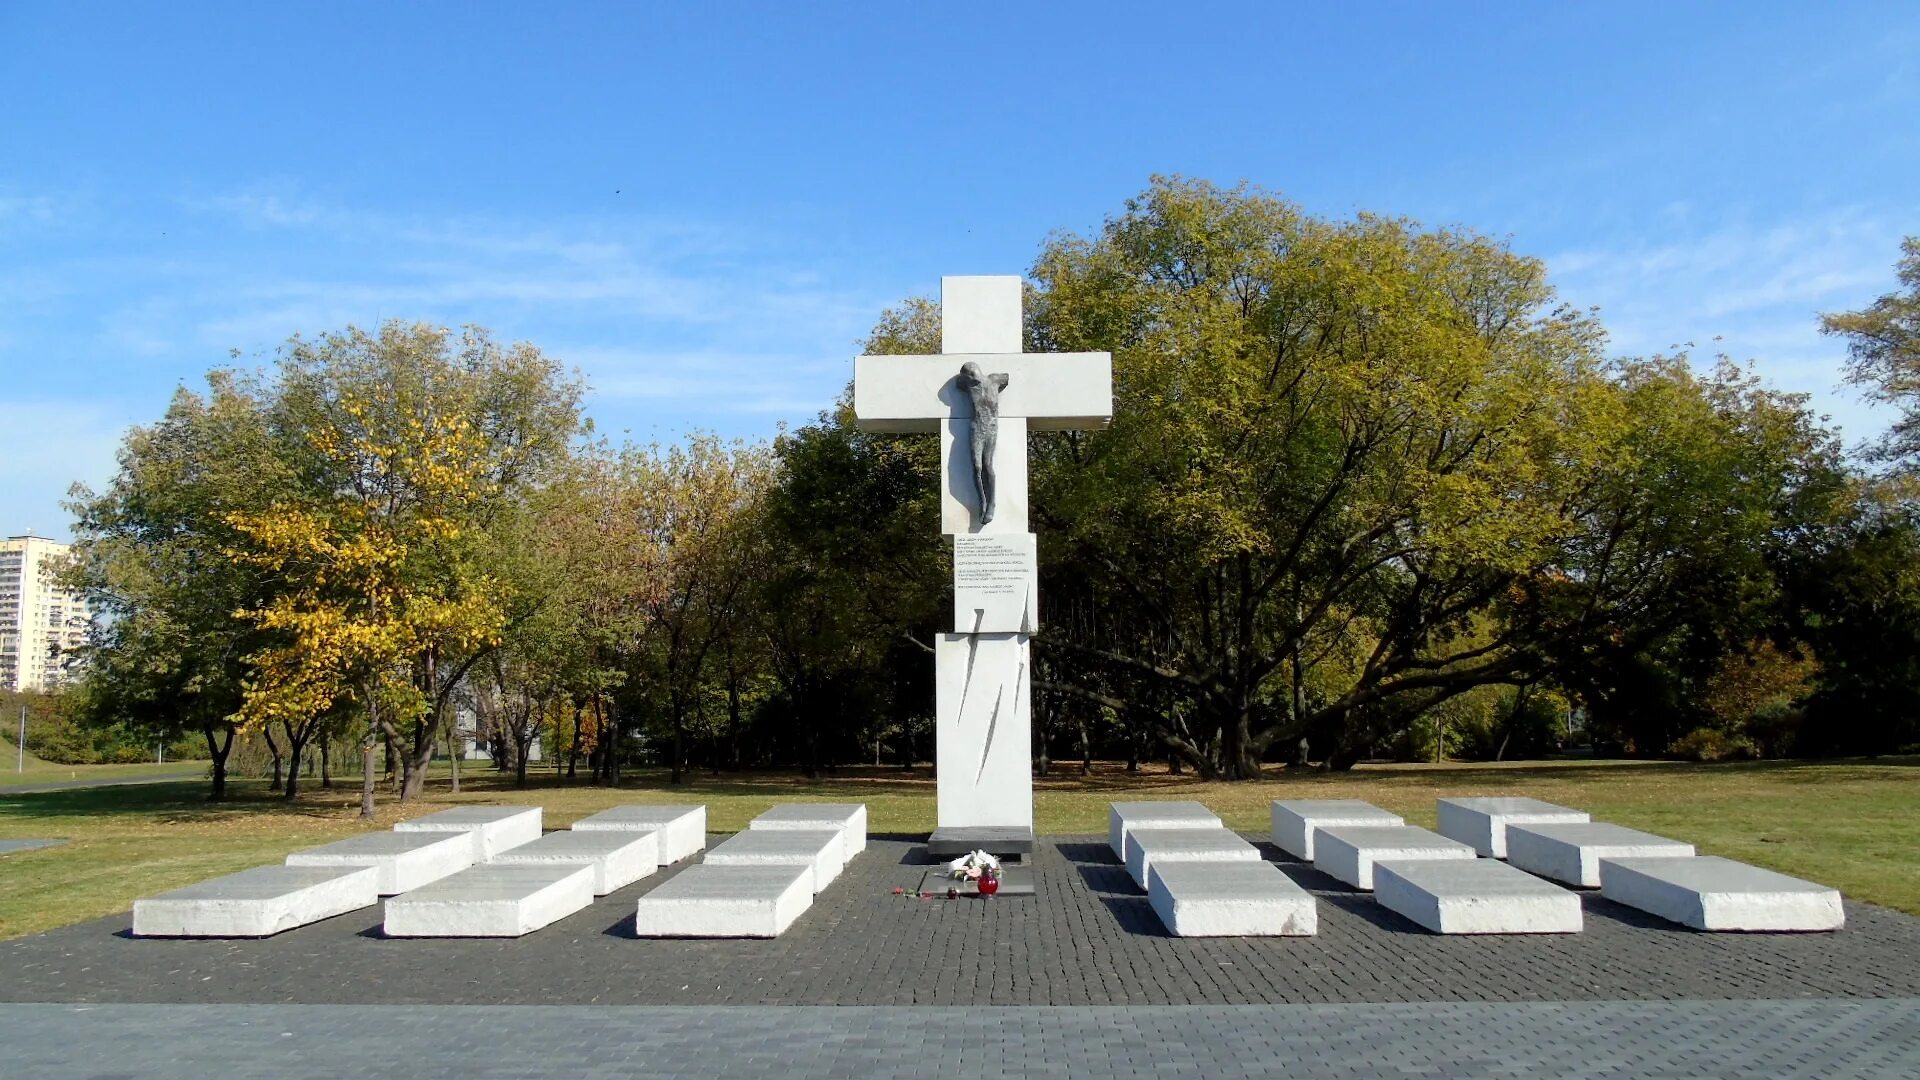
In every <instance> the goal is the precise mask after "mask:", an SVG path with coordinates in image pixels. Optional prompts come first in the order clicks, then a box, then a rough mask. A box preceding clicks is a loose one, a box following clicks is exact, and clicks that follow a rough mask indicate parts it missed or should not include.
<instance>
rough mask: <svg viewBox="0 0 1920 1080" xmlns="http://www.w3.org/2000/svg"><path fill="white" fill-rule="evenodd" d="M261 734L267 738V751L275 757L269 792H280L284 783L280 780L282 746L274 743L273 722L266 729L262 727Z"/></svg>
mask: <svg viewBox="0 0 1920 1080" xmlns="http://www.w3.org/2000/svg"><path fill="white" fill-rule="evenodd" d="M260 732H261V734H263V735H265V736H266V737H267V751H268V752H269V753H271V754H272V755H273V783H272V784H269V785H268V786H267V790H268V791H279V790H280V785H281V782H282V781H281V779H280V744H279V743H277V742H274V741H273V724H272V723H271V722H269V723H268V724H267V725H266V726H265V727H262V728H261V729H260Z"/></svg>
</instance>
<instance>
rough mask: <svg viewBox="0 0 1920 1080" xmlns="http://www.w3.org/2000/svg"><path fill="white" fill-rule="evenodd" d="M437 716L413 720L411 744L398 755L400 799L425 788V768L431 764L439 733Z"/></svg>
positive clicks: (402, 799)
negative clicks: (429, 718) (430, 720)
mask: <svg viewBox="0 0 1920 1080" xmlns="http://www.w3.org/2000/svg"><path fill="white" fill-rule="evenodd" d="M439 719H440V718H439V717H434V718H433V720H432V722H429V721H427V720H415V721H414V722H413V732H412V736H413V738H412V743H413V745H412V746H409V747H407V748H406V750H404V751H403V752H402V753H401V755H400V768H401V775H400V801H401V802H406V801H407V800H408V799H412V798H417V797H418V796H419V795H421V794H422V793H424V792H425V791H426V789H427V768H428V766H430V765H432V764H433V744H434V741H435V740H436V738H437V737H438V735H439V733H440V724H439Z"/></svg>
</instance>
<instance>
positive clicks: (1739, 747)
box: [1670, 727, 1754, 761]
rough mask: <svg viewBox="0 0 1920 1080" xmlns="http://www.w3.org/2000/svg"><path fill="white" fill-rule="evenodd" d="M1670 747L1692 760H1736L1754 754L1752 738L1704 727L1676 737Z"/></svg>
mask: <svg viewBox="0 0 1920 1080" xmlns="http://www.w3.org/2000/svg"><path fill="white" fill-rule="evenodd" d="M1670 749H1671V751H1672V752H1673V753H1674V754H1676V755H1678V756H1680V757H1683V758H1687V759H1688V760H1691V761H1736V760H1744V759H1746V758H1751V757H1753V756H1754V747H1753V740H1752V739H1749V738H1747V737H1746V736H1745V735H1729V734H1727V733H1726V732H1724V731H1719V730H1716V729H1714V728H1704V727H1703V728H1694V729H1693V730H1692V731H1690V732H1688V733H1686V734H1685V735H1682V736H1681V737H1680V738H1678V739H1675V740H1674V743H1673V746H1672V747H1671V748H1670Z"/></svg>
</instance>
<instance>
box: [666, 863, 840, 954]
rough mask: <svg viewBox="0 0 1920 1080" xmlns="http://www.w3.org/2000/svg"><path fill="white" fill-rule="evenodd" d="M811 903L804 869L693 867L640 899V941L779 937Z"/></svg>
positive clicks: (808, 875) (807, 870) (810, 883)
mask: <svg viewBox="0 0 1920 1080" xmlns="http://www.w3.org/2000/svg"><path fill="white" fill-rule="evenodd" d="M812 904H813V871H812V870H811V869H810V868H809V867H807V866H804V865H798V864H795V865H782V866H712V865H709V864H707V863H701V864H700V865H698V866H689V867H687V868H686V869H685V870H682V871H681V872H680V873H678V874H675V875H674V876H673V877H671V878H669V879H668V880H667V881H666V882H664V883H662V884H661V885H659V886H658V887H656V888H654V889H653V890H652V891H651V892H649V893H647V894H646V895H645V896H642V897H641V898H640V900H639V903H638V907H637V909H636V911H635V914H634V933H635V935H636V936H638V937H643V938H644V937H695V938H728V937H761V938H770V937H779V936H780V935H781V933H783V932H784V931H785V930H786V929H787V927H789V926H792V925H793V922H794V920H795V919H798V918H799V917H800V916H801V915H802V914H803V913H805V912H806V910H807V908H808V907H810V906H812Z"/></svg>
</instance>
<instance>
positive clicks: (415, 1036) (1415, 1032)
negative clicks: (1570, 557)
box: [0, 998, 1920, 1080]
mask: <svg viewBox="0 0 1920 1080" xmlns="http://www.w3.org/2000/svg"><path fill="white" fill-rule="evenodd" d="M1917 1034H1920V999H1913V998H1905V999H1893V1000H1845V1001H1837V1000H1803V1001H1659V1002H1650V1001H1634V1002H1626V1001H1583V1002H1498V1003H1494V1002H1470V1003H1463V1002H1449V1003H1423V1004H1352V1005H1284V1006H1270V1005H1268V1006H1231V1005H1202V1006H1187V1007H1175V1008H1168V1007H1164V1006H1146V1007H1141V1006H1134V1007H1125V1006H1113V1007H1104V1008H1103V1007H1047V1008H1011V1009H1010V1008H995V1007H981V1006H968V1007H957V1008H907V1007H871V1008H820V1007H805V1006H763V1007H754V1006H742V1007H732V1008H686V1007H671V1006H669V1007H645V1006H632V1007H619V1006H537V1005H534V1006H498V1005H496V1006H475V1005H91V1006H89V1005H5V1006H0V1054H3V1055H4V1060H5V1061H6V1063H7V1068H8V1069H17V1070H19V1071H18V1073H17V1074H11V1075H19V1076H23V1077H25V1076H31V1077H36V1078H47V1080H61V1078H65V1077H106V1076H114V1077H120V1076H140V1077H146V1078H153V1080H176V1078H177V1080H204V1078H205V1077H208V1076H220V1077H250V1076H260V1077H273V1078H275V1080H299V1078H303V1077H316V1078H318V1077H327V1078H332V1077H340V1076H404V1077H408V1078H409V1080H439V1078H446V1080H472V1078H474V1077H507V1076H565V1077H577V1078H582V1080H593V1078H600V1077H607V1078H611V1077H633V1076H673V1077H728V1078H749V1077H769V1078H778V1080H812V1078H819V1080H828V1078H834V1080H838V1078H842V1077H850V1076H860V1077H868V1076H884V1077H893V1076H898V1077H923V1076H941V1075H958V1076H974V1075H980V1076H995V1077H998V1076H1014V1077H1022V1076H1047V1077H1061V1076H1141V1077H1164V1076H1190V1077H1206V1078H1208V1080H1216V1078H1221V1080H1224V1078H1228V1077H1272V1076H1286V1077H1289V1078H1303V1077H1305V1078H1318V1077H1342V1078H1356V1077H1376V1076H1379V1077H1404V1076H1414V1075H1418V1076H1581V1077H1585V1076H1754V1077H1762V1076H1764V1077H1769V1078H1776V1080H1777V1078H1785V1077H1821V1078H1826V1077H1835V1076H1847V1077H1889V1078H1891V1077H1901V1078H1911V1077H1912V1076H1913V1075H1915V1072H1916V1071H1917V1070H1920V1038H1916V1037H1915V1036H1916V1035H1917Z"/></svg>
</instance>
